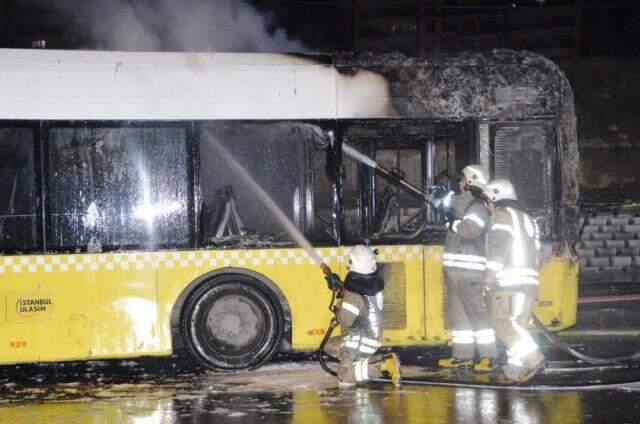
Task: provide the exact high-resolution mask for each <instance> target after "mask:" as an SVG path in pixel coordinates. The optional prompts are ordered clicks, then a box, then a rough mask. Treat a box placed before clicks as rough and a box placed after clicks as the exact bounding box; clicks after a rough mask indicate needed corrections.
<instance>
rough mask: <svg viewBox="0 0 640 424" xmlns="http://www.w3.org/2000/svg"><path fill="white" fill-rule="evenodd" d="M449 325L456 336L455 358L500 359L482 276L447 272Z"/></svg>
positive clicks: (473, 273) (454, 336) (454, 271)
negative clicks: (476, 350)
mask: <svg viewBox="0 0 640 424" xmlns="http://www.w3.org/2000/svg"><path fill="white" fill-rule="evenodd" d="M445 277H446V286H447V298H446V299H447V302H446V311H447V321H448V323H449V328H450V329H451V332H452V335H453V354H452V356H453V357H454V358H456V359H459V360H467V359H473V358H474V356H475V348H476V347H477V349H478V355H479V356H480V357H481V358H497V356H498V351H497V349H496V343H495V333H494V330H493V327H492V326H491V319H490V316H489V311H488V310H487V307H486V306H485V304H484V293H483V290H482V274H481V273H479V272H469V271H457V270H447V271H446V272H445Z"/></svg>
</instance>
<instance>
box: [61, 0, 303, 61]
mask: <svg viewBox="0 0 640 424" xmlns="http://www.w3.org/2000/svg"><path fill="white" fill-rule="evenodd" d="M50 2H51V7H54V8H55V9H57V10H58V11H59V12H60V13H61V14H62V15H63V16H64V17H66V18H67V19H68V20H69V21H70V22H69V23H70V24H71V25H72V26H73V31H77V32H79V33H80V34H83V35H84V36H85V37H87V38H88V39H89V40H88V41H87V43H86V44H87V45H86V46H84V47H86V48H91V49H102V50H125V51H234V52H291V53H294V52H304V51H307V49H306V48H305V47H304V46H303V45H302V43H300V42H299V41H295V40H290V39H289V38H288V37H287V34H286V32H285V31H284V30H283V29H275V30H269V27H270V19H269V16H268V15H267V14H261V13H260V12H258V11H257V10H256V9H254V8H253V7H252V6H250V5H248V4H247V3H245V2H244V1H243V0H102V1H100V0H65V1H60V0H50Z"/></svg>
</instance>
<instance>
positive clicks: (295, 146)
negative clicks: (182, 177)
mask: <svg viewBox="0 0 640 424" xmlns="http://www.w3.org/2000/svg"><path fill="white" fill-rule="evenodd" d="M201 131H202V132H204V131H208V132H210V133H211V134H212V135H213V136H214V137H215V138H216V139H217V140H218V141H219V142H220V143H221V144H222V145H223V146H224V147H225V148H226V149H227V150H228V152H229V153H230V154H231V155H232V156H233V157H234V159H235V160H236V161H238V163H239V164H240V165H241V166H242V167H243V168H245V169H246V170H247V171H248V173H249V174H250V175H251V177H252V178H253V179H254V180H255V181H256V182H257V183H258V184H259V185H260V186H261V187H262V188H263V189H264V190H265V191H266V192H267V193H268V194H269V196H271V198H272V199H273V201H274V202H275V203H276V205H278V207H279V208H280V209H281V210H282V211H283V212H284V214H285V215H286V216H287V217H288V218H289V219H290V220H291V221H292V222H293V223H294V224H295V225H296V227H298V229H300V230H301V231H302V232H303V233H304V234H305V235H306V236H307V237H308V238H309V239H310V240H311V241H313V242H315V243H329V244H331V243H332V242H333V237H332V234H333V228H334V225H333V222H334V220H333V218H332V211H333V203H332V194H331V190H332V187H333V185H332V184H333V182H332V181H331V180H330V179H329V178H328V176H327V174H326V171H325V168H326V157H327V154H326V147H325V144H324V143H325V142H326V131H324V130H323V129H321V128H320V127H319V126H315V125H311V124H304V123H299V122H298V123H296V122H239V121H216V122H205V123H203V124H202V125H201ZM199 149H200V152H199V155H200V167H199V169H200V172H199V181H200V186H201V189H200V191H201V199H202V201H201V205H200V230H199V232H200V238H201V243H202V244H203V245H205V246H231V247H232V246H237V245H243V246H254V245H255V246H270V245H280V244H281V245H291V242H292V241H291V240H290V238H289V236H288V235H287V234H286V233H285V232H284V228H283V227H282V225H281V224H280V222H279V221H278V220H277V219H276V218H275V217H274V216H273V214H272V213H270V212H269V211H267V210H265V208H264V206H263V205H262V203H261V201H260V200H259V199H257V198H256V196H255V195H254V192H253V190H252V188H251V187H249V186H248V185H247V184H246V183H245V182H244V181H243V180H242V179H241V178H239V177H238V175H236V173H235V172H234V171H233V170H232V169H231V168H230V167H229V165H228V164H227V163H225V162H223V161H221V160H220V158H219V157H218V155H217V154H216V151H215V149H213V148H212V147H211V146H209V145H208V144H207V141H206V139H205V138H202V137H201V140H200V147H199ZM231 195H232V197H233V204H234V209H235V211H236V212H235V213H229V212H227V211H228V210H229V202H230V196H231ZM232 221H236V222H232ZM238 221H239V222H238Z"/></svg>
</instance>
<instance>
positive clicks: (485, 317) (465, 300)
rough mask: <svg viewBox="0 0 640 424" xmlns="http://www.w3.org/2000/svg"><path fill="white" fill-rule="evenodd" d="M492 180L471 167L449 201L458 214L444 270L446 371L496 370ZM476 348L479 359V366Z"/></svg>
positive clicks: (451, 229)
mask: <svg viewBox="0 0 640 424" xmlns="http://www.w3.org/2000/svg"><path fill="white" fill-rule="evenodd" d="M488 182H489V172H488V171H487V170H486V169H485V168H484V167H482V166H480V165H469V166H466V167H465V168H464V169H463V170H462V175H461V176H460V182H459V191H458V194H455V195H453V196H452V197H451V198H450V199H449V202H450V209H451V210H452V213H450V214H449V216H450V218H449V219H448V222H447V228H448V230H449V231H447V237H446V240H445V244H444V262H443V266H444V272H445V283H446V287H447V296H446V313H447V321H448V323H449V326H450V328H451V333H452V336H453V352H452V355H451V357H450V358H447V359H441V360H440V361H438V365H439V366H440V367H445V368H458V367H465V368H467V367H471V366H473V368H474V370H475V371H477V372H487V371H491V370H492V369H493V368H494V367H495V366H496V362H497V361H496V359H497V356H498V351H497V349H496V344H495V333H494V330H493V329H492V328H491V323H490V319H489V312H488V311H487V309H486V307H485V304H484V295H483V290H482V289H483V287H482V277H483V274H484V270H485V262H486V258H485V251H484V250H485V234H486V229H487V228H486V227H487V225H488V222H489V211H488V210H487V207H486V205H485V201H484V200H483V199H482V189H483V188H484V186H485V184H486V183H488ZM476 349H477V351H478V357H479V358H478V360H477V362H476V363H475V364H474V358H475V350H476Z"/></svg>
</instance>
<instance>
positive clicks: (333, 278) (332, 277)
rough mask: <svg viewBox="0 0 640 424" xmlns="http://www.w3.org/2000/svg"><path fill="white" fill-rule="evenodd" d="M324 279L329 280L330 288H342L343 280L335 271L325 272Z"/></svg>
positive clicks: (334, 289) (335, 289) (337, 289)
mask: <svg viewBox="0 0 640 424" xmlns="http://www.w3.org/2000/svg"><path fill="white" fill-rule="evenodd" d="M324 279H325V280H327V286H328V287H329V290H333V291H340V290H342V281H340V277H338V274H336V273H335V272H332V273H329V274H325V276H324Z"/></svg>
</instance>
